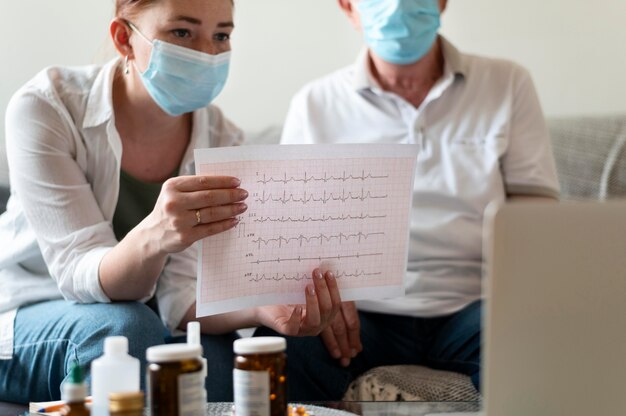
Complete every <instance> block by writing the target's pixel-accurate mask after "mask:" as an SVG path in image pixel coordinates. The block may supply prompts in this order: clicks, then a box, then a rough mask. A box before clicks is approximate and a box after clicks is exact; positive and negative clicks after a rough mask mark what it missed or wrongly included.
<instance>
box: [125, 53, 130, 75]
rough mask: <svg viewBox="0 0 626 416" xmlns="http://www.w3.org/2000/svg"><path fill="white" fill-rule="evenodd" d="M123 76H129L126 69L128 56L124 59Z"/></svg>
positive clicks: (128, 70)
mask: <svg viewBox="0 0 626 416" xmlns="http://www.w3.org/2000/svg"><path fill="white" fill-rule="evenodd" d="M124 74H126V75H128V74H130V69H129V68H128V55H126V57H125V58H124Z"/></svg>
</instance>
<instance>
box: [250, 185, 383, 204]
mask: <svg viewBox="0 0 626 416" xmlns="http://www.w3.org/2000/svg"><path fill="white" fill-rule="evenodd" d="M387 197H388V195H387V194H385V195H372V193H371V192H370V191H367V192H366V191H365V190H364V189H363V188H361V193H360V194H359V193H356V194H353V193H352V192H348V193H346V190H345V189H342V190H341V195H335V194H334V193H333V192H331V193H329V194H327V193H326V191H324V193H323V195H322V196H315V194H309V195H308V196H307V192H306V190H305V191H304V192H303V195H302V198H300V197H297V196H294V194H293V193H290V194H289V196H287V191H283V196H282V197H278V198H276V197H274V195H273V194H271V193H270V194H268V195H267V196H266V195H265V191H263V194H262V196H261V197H257V198H256V199H255V201H256V202H259V203H261V204H265V203H267V202H268V201H272V202H282V204H283V205H285V204H287V203H289V202H302V204H304V205H306V204H308V203H309V202H311V201H313V202H322V203H324V204H325V203H327V202H328V201H341V202H343V203H345V202H346V201H348V200H353V201H354V200H360V201H361V202H363V201H365V200H367V199H386V198H387Z"/></svg>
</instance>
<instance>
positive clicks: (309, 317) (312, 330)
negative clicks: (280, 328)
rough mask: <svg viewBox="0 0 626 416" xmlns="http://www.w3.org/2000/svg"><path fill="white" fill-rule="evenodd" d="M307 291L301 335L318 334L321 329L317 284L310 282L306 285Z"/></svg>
mask: <svg viewBox="0 0 626 416" xmlns="http://www.w3.org/2000/svg"><path fill="white" fill-rule="evenodd" d="M313 279H315V278H313ZM305 293H306V294H305V299H306V314H305V316H304V319H303V322H302V325H301V335H317V334H319V333H320V331H321V328H320V323H321V317H320V309H319V306H318V302H317V292H316V291H315V285H314V284H308V285H307V286H306V289H305Z"/></svg>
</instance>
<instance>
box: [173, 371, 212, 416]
mask: <svg viewBox="0 0 626 416" xmlns="http://www.w3.org/2000/svg"><path fill="white" fill-rule="evenodd" d="M205 402H206V398H205V397H204V379H203V378H202V371H196V372H193V373H188V374H181V375H179V376H178V414H179V415H180V416H204V408H205Z"/></svg>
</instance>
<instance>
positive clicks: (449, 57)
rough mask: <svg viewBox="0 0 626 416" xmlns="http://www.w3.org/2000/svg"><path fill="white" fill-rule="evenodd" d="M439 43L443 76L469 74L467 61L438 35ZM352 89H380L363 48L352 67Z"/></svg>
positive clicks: (366, 51)
mask: <svg viewBox="0 0 626 416" xmlns="http://www.w3.org/2000/svg"><path fill="white" fill-rule="evenodd" d="M439 40H440V42H441V50H442V53H443V60H444V65H445V70H444V73H445V74H448V73H449V74H452V75H454V76H461V77H466V76H467V75H468V73H469V67H468V65H467V60H466V59H465V57H464V56H463V54H462V53H461V52H459V50H458V49H457V48H455V47H454V45H452V43H450V42H449V41H448V40H447V39H446V38H445V37H443V36H441V35H439ZM445 74H444V76H446V75H445ZM353 82H354V89H355V90H357V91H360V90H372V89H379V90H380V89H381V87H380V84H379V83H378V81H376V78H374V76H373V75H372V71H371V68H370V59H369V50H368V49H367V48H364V49H363V50H362V51H361V52H360V53H359V56H358V57H357V60H356V63H355V65H354V79H353Z"/></svg>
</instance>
